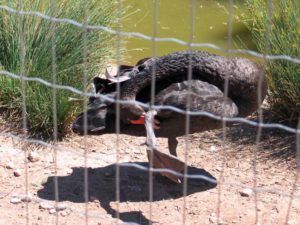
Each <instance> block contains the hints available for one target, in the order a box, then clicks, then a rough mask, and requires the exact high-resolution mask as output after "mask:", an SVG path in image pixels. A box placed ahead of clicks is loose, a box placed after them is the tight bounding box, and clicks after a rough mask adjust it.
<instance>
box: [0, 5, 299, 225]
mask: <svg viewBox="0 0 300 225" xmlns="http://www.w3.org/2000/svg"><path fill="white" fill-rule="evenodd" d="M55 2H56V1H51V7H52V10H53V14H55V13H54V12H55V10H57V9H56V3H55ZM158 2H159V0H153V10H154V16H153V22H154V23H153V24H154V27H153V30H154V32H153V33H154V35H153V36H147V35H145V34H142V33H137V32H123V31H122V0H119V1H118V26H117V29H115V30H114V29H111V28H109V27H105V26H102V25H101V24H100V25H89V24H88V17H89V12H88V4H89V3H88V1H84V4H83V5H84V8H83V11H84V13H83V15H84V18H83V21H84V22H83V23H80V22H78V21H75V20H72V19H69V18H56V17H52V16H51V15H45V14H43V13H41V12H33V11H23V7H22V0H19V2H18V3H19V4H18V6H19V8H17V9H13V8H10V7H8V6H6V5H0V10H1V11H6V12H9V13H11V14H17V16H18V18H19V24H20V26H19V33H20V37H19V41H20V59H21V64H20V73H19V74H15V73H12V72H11V71H6V70H0V74H1V76H7V77H11V78H14V79H18V80H20V81H21V82H22V119H23V120H22V121H23V134H18V135H16V134H14V133H11V132H6V131H1V132H0V135H1V136H3V137H9V138H12V139H14V140H18V141H21V142H22V143H27V144H28V143H29V144H37V145H42V146H45V147H47V148H50V149H52V150H53V162H54V167H55V169H54V171H55V172H54V186H53V189H54V195H55V197H54V200H55V208H56V209H57V208H58V207H59V201H60V199H59V185H60V184H59V179H58V178H57V177H58V174H57V167H58V165H57V161H58V152H64V151H65V152H67V151H68V152H70V151H71V152H72V153H73V154H77V155H79V156H81V157H83V158H84V162H83V167H84V179H83V182H84V185H83V186H84V194H83V195H84V202H85V209H84V211H81V210H78V209H76V207H70V208H71V209H72V211H74V212H76V213H78V214H80V215H82V216H84V218H85V224H88V223H89V219H91V218H97V219H103V218H104V217H103V216H101V215H100V216H99V215H98V214H96V213H91V212H89V207H88V203H89V175H88V166H89V159H91V158H93V159H99V160H101V157H98V158H97V157H96V156H90V155H89V153H88V143H87V142H86V138H85V136H86V135H87V129H85V130H84V135H83V137H82V140H83V141H82V145H83V147H82V148H83V149H84V152H83V153H79V152H78V151H76V149H70V148H64V147H63V146H61V145H60V144H59V142H58V140H57V139H58V137H57V133H58V130H57V118H56V117H57V112H58V110H59V109H57V108H56V105H57V104H56V101H57V99H56V91H57V90H66V91H69V92H72V93H75V94H78V95H81V96H84V97H95V96H96V97H97V98H99V99H102V100H105V101H108V102H115V103H116V136H115V140H114V142H115V149H116V162H115V163H116V175H115V191H116V192H115V196H116V198H115V201H116V203H117V206H116V210H115V215H114V216H115V217H116V223H119V222H120V221H121V220H120V213H119V212H120V207H119V204H120V201H121V198H122V196H121V188H120V169H121V168H122V167H134V168H137V169H139V170H142V171H147V172H148V173H149V189H148V190H149V193H148V194H149V195H148V201H149V203H150V204H149V218H148V219H149V221H152V220H153V218H152V214H153V213H152V212H153V205H152V202H153V199H154V197H153V192H154V190H153V185H154V184H153V173H154V172H155V173H157V172H160V173H164V172H168V173H170V174H173V175H176V176H178V177H181V178H183V179H182V180H183V207H182V224H186V223H187V218H186V217H187V212H186V208H187V203H186V196H187V192H188V191H187V190H188V183H187V182H188V181H187V179H200V180H205V181H207V182H209V183H212V184H218V187H217V188H218V197H217V201H216V208H217V221H216V223H217V224H221V217H222V214H223V213H226V210H224V209H223V208H222V195H221V194H222V190H223V188H224V187H239V188H249V189H251V190H252V191H253V193H254V204H255V210H254V213H255V224H259V216H258V211H259V210H258V197H257V195H258V193H273V194H277V195H280V196H283V197H286V198H289V204H288V206H287V207H288V209H287V213H286V219H285V224H288V221H289V216H290V211H291V208H292V205H293V201H294V200H297V199H299V198H300V195H297V194H296V184H297V182H298V179H299V165H298V164H299V162H297V169H296V170H297V172H296V176H295V180H294V184H293V187H292V191H291V192H290V193H288V192H287V191H282V190H276V189H269V188H262V187H258V186H257V168H256V166H257V165H256V162H257V152H258V151H259V149H260V140H261V135H262V129H263V128H276V129H281V130H284V131H287V132H290V133H293V134H295V138H296V152H297V153H296V155H297V158H299V155H300V150H299V133H300V131H299V126H298V127H297V128H293V127H289V126H286V125H283V124H279V123H264V118H263V114H262V109H261V108H260V109H259V110H258V122H256V121H253V120H249V119H246V118H243V117H224V116H218V115H215V114H213V113H210V112H206V111H197V112H195V111H191V110H190V104H191V99H190V96H189V98H188V102H187V110H183V109H180V108H176V107H174V106H171V105H170V106H169V105H168V106H166V105H155V104H154V102H155V99H154V98H155V88H156V87H155V83H156V80H155V79H156V77H155V74H156V67H155V66H154V69H153V71H152V80H151V101H150V102H151V104H145V103H142V102H137V101H127V100H124V99H121V96H120V88H121V87H120V84H119V83H117V89H116V90H117V93H118V94H117V97H116V99H115V98H111V97H109V96H106V95H102V94H97V95H95V94H94V93H88V92H87V91H86V89H83V90H79V89H76V88H74V87H72V86H68V85H61V84H57V82H56V76H57V62H56V60H57V57H56V41H55V38H56V36H55V31H56V24H57V23H66V24H70V25H71V26H75V27H78V28H80V29H82V30H83V43H84V44H83V45H84V48H83V52H82V58H83V65H84V70H83V74H82V76H83V80H82V82H83V86H84V87H86V86H87V85H88V81H87V67H88V44H87V43H88V42H87V39H88V32H89V31H90V30H101V31H104V32H107V33H110V34H113V35H116V37H117V39H116V49H117V54H116V55H117V59H116V61H117V64H118V65H120V64H121V57H120V55H121V50H120V49H121V41H122V38H123V37H130V38H140V39H144V40H147V41H151V42H152V43H153V48H152V50H153V55H152V57H157V46H156V45H157V43H158V42H173V43H176V44H178V45H183V46H186V47H187V50H188V51H191V50H192V49H196V48H199V49H201V48H204V47H205V48H209V49H214V50H218V51H220V52H224V53H226V54H227V56H230V55H231V54H233V53H239V54H244V55H246V56H254V57H257V58H262V59H263V60H264V64H265V66H266V62H267V60H286V61H289V62H292V63H295V64H300V59H298V58H293V57H291V56H288V55H268V54H261V53H259V52H255V51H252V50H247V49H232V32H233V31H232V30H233V28H232V21H233V16H234V1H233V0H229V17H228V24H229V25H228V43H227V49H223V48H221V47H219V46H217V45H214V44H211V43H194V40H193V37H194V35H195V34H194V32H195V30H194V26H195V10H196V7H195V4H196V0H191V1H190V24H189V27H190V38H189V41H188V42H186V41H183V40H180V39H177V38H173V37H167V38H161V37H158V35H157V22H158V17H157V15H158ZM267 10H268V13H267V14H268V16H269V18H268V23H269V25H268V27H270V26H271V24H270V23H271V17H272V1H271V0H269V1H268V8H267ZM24 16H32V17H39V18H42V19H43V20H47V21H50V23H51V28H50V29H51V30H52V48H51V56H52V81H51V82H49V81H46V80H43V79H40V78H39V75H38V74H36V76H30V77H28V76H27V75H26V73H25V71H24V68H25V65H24V63H25V62H24V60H25V45H24V40H23V35H24V32H26V31H25V30H23V27H22V26H21V21H22V19H23V17H24ZM268 42H269V38H268V31H266V39H265V46H266V48H268V46H269V44H268ZM266 52H269V51H268V49H266ZM192 74H193V70H192V60H191V58H190V59H189V69H188V74H187V77H188V80H189V81H191V80H192ZM27 81H28V82H38V83H41V84H43V85H45V86H47V87H49V88H51V89H52V91H53V107H52V110H53V117H54V120H53V121H54V124H53V130H54V142H52V143H49V142H45V141H43V140H39V139H33V138H28V134H27V129H28V128H27V126H28V125H27V119H26V118H27V115H26V98H27V97H26V94H25V93H26V82H27ZM259 83H260V84H259V86H261V83H262V80H260V81H259ZM224 85H225V87H224V95H225V97H227V96H228V88H229V87H228V85H229V84H228V77H226V78H225V82H224ZM188 88H189V90H190V89H191V87H190V86H189V87H188ZM257 91H258V94H257V95H258V98H259V99H260V100H261V99H262V93H261V89H260V88H258V89H257ZM86 99H87V98H85V101H84V104H83V105H84V109H85V110H84V112H85V113H84V116H83V117H84V127H86V126H87V114H86V109H87V108H86V105H87V100H86ZM260 100H259V102H260ZM126 103H127V104H128V103H134V104H137V105H139V106H142V107H143V108H145V109H149V110H171V111H175V112H178V113H180V114H184V115H186V123H185V153H184V162H185V168H184V171H183V173H178V172H176V171H173V170H170V169H166V168H165V169H164V168H153V166H152V165H151V163H150V166H149V167H148V166H145V165H141V164H139V163H121V162H120V152H119V149H120V141H121V140H120V113H121V111H120V104H126ZM196 115H197V116H206V117H209V118H211V119H214V120H219V121H221V122H222V126H223V129H222V151H223V152H222V164H221V165H222V166H221V172H220V176H219V178H218V179H217V180H218V182H217V181H216V180H215V179H212V178H211V177H209V176H206V175H202V174H200V175H197V174H189V173H188V169H187V165H188V152H189V150H190V137H189V136H190V127H189V126H190V116H196ZM228 122H239V123H242V124H247V125H250V126H254V127H257V136H256V146H257V148H256V150H255V151H254V152H253V166H252V170H253V178H252V185H251V186H249V185H244V184H242V183H241V182H227V181H226V180H224V171H225V166H226V163H227V157H228V155H227V151H226V145H227V143H228V138H227V133H226V131H227V130H226V128H227V123H228ZM23 150H24V171H25V179H24V187H25V193H24V194H19V195H14V196H12V193H11V191H5V192H1V193H0V194H1V196H12V197H20V198H24V197H25V198H27V199H30V201H34V202H43V199H41V198H37V197H30V196H29V189H28V186H29V178H30V173H29V172H28V163H27V157H28V150H27V148H26V144H24V148H23ZM150 162H152V161H151V160H150ZM30 201H25V203H26V207H25V210H26V216H25V218H26V221H25V224H30V210H29V203H30ZM58 217H59V215H58V214H56V221H55V224H59V218H58ZM133 224H135V223H133ZM199 224H201V223H200V222H199Z"/></svg>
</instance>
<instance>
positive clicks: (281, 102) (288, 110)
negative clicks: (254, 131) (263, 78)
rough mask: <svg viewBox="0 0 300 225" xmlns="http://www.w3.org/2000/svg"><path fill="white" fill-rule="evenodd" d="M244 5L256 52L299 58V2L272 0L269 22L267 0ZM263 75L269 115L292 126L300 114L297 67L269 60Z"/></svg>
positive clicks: (256, 0) (247, 2)
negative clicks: (267, 96) (270, 112)
mask: <svg viewBox="0 0 300 225" xmlns="http://www.w3.org/2000/svg"><path fill="white" fill-rule="evenodd" d="M246 4H247V7H248V9H249V10H250V13H249V14H248V18H246V19H245V20H244V21H245V23H246V25H247V26H248V28H249V30H250V32H251V33H252V35H253V39H254V42H255V44H256V46H257V48H258V50H259V51H260V52H262V53H266V54H272V55H283V54H284V55H288V56H291V57H294V58H298V59H299V58H300V10H299V8H300V2H299V0H278V1H273V6H272V18H271V20H270V23H268V21H267V20H268V19H267V18H268V15H267V14H268V13H267V8H268V6H267V1H265V0H246ZM269 24H270V26H269ZM268 26H269V27H268ZM266 38H267V39H268V41H266ZM266 43H268V45H269V46H266ZM267 74H268V75H267V79H268V84H269V89H270V104H271V107H272V110H273V112H274V113H275V115H276V117H277V119H281V120H284V121H286V122H291V123H294V122H295V121H297V120H298V117H299V115H300V65H299V64H296V63H293V62H290V61H287V60H270V61H268V62H267Z"/></svg>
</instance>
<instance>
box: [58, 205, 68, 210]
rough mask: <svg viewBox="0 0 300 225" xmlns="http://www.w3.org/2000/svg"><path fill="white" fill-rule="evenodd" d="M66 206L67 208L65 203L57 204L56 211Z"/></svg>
mask: <svg viewBox="0 0 300 225" xmlns="http://www.w3.org/2000/svg"><path fill="white" fill-rule="evenodd" d="M66 208H67V205H65V204H58V205H57V206H56V210H57V211H62V210H65V209H66Z"/></svg>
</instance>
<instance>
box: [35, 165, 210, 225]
mask: <svg viewBox="0 0 300 225" xmlns="http://www.w3.org/2000/svg"><path fill="white" fill-rule="evenodd" d="M137 164H139V165H141V166H145V167H147V166H148V164H147V163H137ZM115 172H116V164H112V165H109V166H106V167H100V168H94V169H92V168H88V182H89V186H88V190H89V199H98V200H99V202H100V205H101V207H103V208H104V209H105V210H106V211H107V213H109V214H111V215H112V216H113V217H114V216H115V215H116V213H117V212H116V210H114V209H113V208H112V207H111V206H110V202H114V201H115V200H116V197H115V193H116V191H115V190H116V189H115V188H116V176H115ZM188 173H189V174H197V175H204V176H207V177H209V178H211V179H214V180H215V178H214V177H213V176H212V175H211V174H210V173H208V172H207V171H205V170H203V169H198V168H195V167H188ZM57 178H58V183H59V201H71V202H76V203H83V202H84V168H83V167H75V168H73V172H72V174H70V175H68V176H61V177H57ZM215 186H216V184H213V183H210V182H207V181H204V180H199V179H188V186H187V187H188V188H187V195H190V194H193V193H196V192H202V191H206V190H208V189H211V188H214V187H215ZM38 196H39V197H40V198H42V199H47V200H54V177H49V178H48V180H47V182H46V183H45V184H44V187H43V189H41V190H39V191H38ZM182 196H183V185H182V184H175V183H173V182H171V181H169V180H168V179H166V178H165V177H162V176H160V175H159V174H154V178H153V201H160V200H165V199H176V198H181V197H182ZM126 201H128V202H148V201H149V173H148V172H147V171H142V170H140V169H136V168H134V167H123V166H121V167H120V202H126ZM120 219H121V220H123V221H124V222H135V223H142V224H148V223H149V222H150V221H149V220H148V219H147V218H146V217H144V216H143V215H142V212H140V211H130V212H125V213H120Z"/></svg>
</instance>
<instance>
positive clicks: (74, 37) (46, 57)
mask: <svg viewBox="0 0 300 225" xmlns="http://www.w3.org/2000/svg"><path fill="white" fill-rule="evenodd" d="M22 2H23V11H38V12H41V13H44V14H46V15H49V16H51V15H53V16H55V17H57V18H68V19H73V20H75V21H78V22H80V23H83V22H84V10H83V9H84V5H83V4H84V1H78V0H58V1H51V0H23V1H22ZM51 2H52V3H53V2H55V4H56V5H55V6H53V5H51ZM0 3H1V4H4V5H7V6H8V7H11V8H13V9H18V5H17V1H10V0H7V1H3V0H2V1H1V0H0ZM88 4H89V6H88V22H87V23H88V24H89V25H103V26H108V27H110V26H112V25H113V24H115V22H116V15H117V13H116V12H115V10H116V1H106V0H101V1H99V0H90V1H89V3H88ZM54 9H55V10H54ZM21 26H22V30H23V43H24V47H25V59H24V74H25V75H26V76H28V77H39V78H41V79H44V80H46V81H48V82H52V54H51V48H52V35H53V32H52V31H53V30H52V29H51V21H49V20H45V19H43V18H41V17H37V16H33V15H24V16H23V18H22V22H21ZM19 30H20V29H19V16H18V15H17V14H13V13H9V12H7V11H5V10H1V13H0V43H1V45H0V68H1V67H2V68H1V69H3V70H6V71H9V72H12V73H16V74H20V67H21V57H20V46H21V45H20V43H21V42H20V32H19ZM83 33H84V31H83V29H81V28H78V27H76V26H74V25H71V24H68V23H59V22H58V23H56V27H55V44H56V64H57V68H56V70H57V78H56V83H57V84H62V85H70V86H72V87H75V88H78V89H80V90H83V89H84V87H83V72H84V65H83V49H84V42H83ZM113 41H114V38H113V37H112V36H111V35H109V34H108V33H106V32H104V31H99V30H89V31H88V34H87V47H88V58H87V71H86V72H87V78H88V81H90V80H91V78H92V77H93V76H95V75H96V74H97V73H99V71H100V70H101V69H102V68H103V66H104V65H105V63H106V61H107V59H108V58H110V57H112V55H113V52H114V50H113V49H114V42H113ZM25 86H26V110H27V112H26V114H27V119H28V126H29V129H30V132H31V134H34V135H37V134H39V135H40V134H43V135H46V136H48V137H50V136H51V135H52V133H53V109H52V106H53V102H52V92H53V90H52V88H49V87H46V86H45V85H43V84H40V83H37V82H32V81H30V82H25ZM21 90H22V87H21V82H20V81H19V80H16V79H13V78H9V77H7V76H4V75H3V74H0V107H1V111H5V112H9V114H14V115H16V114H15V113H17V114H18V115H19V118H20V115H21V114H20V112H21V110H22V95H21ZM73 95H74V94H72V93H71V92H68V91H63V90H57V94H56V99H57V102H56V106H57V120H58V131H59V135H60V136H61V135H63V134H65V133H66V131H67V129H68V127H69V124H70V121H72V119H73V118H74V114H75V113H76V112H77V111H78V110H79V108H80V107H81V106H74V103H72V102H70V101H69V100H68V99H69V97H70V96H73ZM19 118H13V119H14V120H17V119H19ZM20 119H21V118H20Z"/></svg>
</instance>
